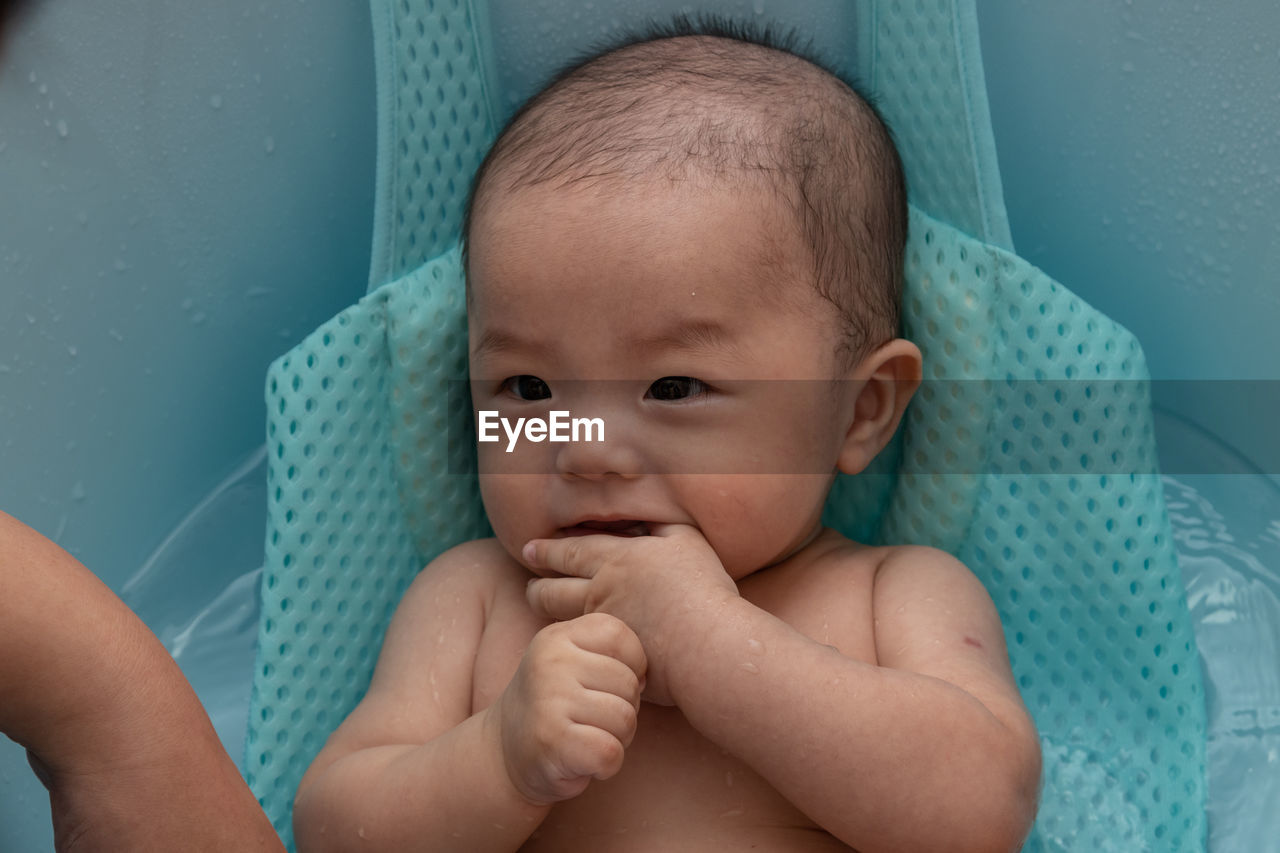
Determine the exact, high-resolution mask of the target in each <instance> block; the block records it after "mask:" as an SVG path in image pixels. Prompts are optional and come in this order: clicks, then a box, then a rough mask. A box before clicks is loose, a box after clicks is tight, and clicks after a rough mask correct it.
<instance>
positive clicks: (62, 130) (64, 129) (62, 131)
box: [58, 119, 71, 139]
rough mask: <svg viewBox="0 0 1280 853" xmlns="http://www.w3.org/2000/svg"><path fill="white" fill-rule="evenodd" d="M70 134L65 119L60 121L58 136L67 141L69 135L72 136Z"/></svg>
mask: <svg viewBox="0 0 1280 853" xmlns="http://www.w3.org/2000/svg"><path fill="white" fill-rule="evenodd" d="M70 132H71V131H69V130H68V129H67V123H66V121H65V120H63V119H58V136H60V137H62V138H63V139H66V138H67V136H68V134H70Z"/></svg>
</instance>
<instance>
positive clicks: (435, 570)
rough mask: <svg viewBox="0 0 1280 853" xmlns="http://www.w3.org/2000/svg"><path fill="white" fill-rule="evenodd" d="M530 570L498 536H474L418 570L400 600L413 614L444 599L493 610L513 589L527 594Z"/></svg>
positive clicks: (434, 606) (521, 593) (439, 604)
mask: <svg viewBox="0 0 1280 853" xmlns="http://www.w3.org/2000/svg"><path fill="white" fill-rule="evenodd" d="M528 578H529V573H528V571H527V570H525V569H524V568H523V567H522V566H521V565H520V564H519V563H517V562H516V561H515V560H513V559H512V558H511V556H510V555H509V554H508V553H507V552H506V550H505V549H504V548H503V547H502V545H501V544H500V543H499V542H498V540H497V539H493V538H489V539H473V540H471V541H469V542H463V543H461V544H460V545H455V546H453V547H452V548H450V549H448V550H447V551H445V552H443V553H442V554H440V555H439V556H438V557H436V558H435V559H434V560H432V561H431V562H429V563H428V564H427V565H426V567H425V568H424V569H423V570H422V571H421V572H419V573H418V575H417V577H415V578H414V580H413V583H412V584H410V585H409V589H408V590H407V591H406V592H405V595H404V598H403V599H402V600H401V602H400V607H399V610H400V611H407V612H409V613H412V612H415V611H418V610H422V609H424V608H431V609H435V608H438V607H439V606H441V602H446V603H448V602H453V603H455V604H458V605H461V604H464V603H467V602H474V603H476V604H478V605H480V606H481V607H482V608H483V609H484V610H486V611H488V610H490V609H492V606H493V603H494V601H495V600H496V599H497V598H500V597H505V596H506V595H507V594H509V593H510V591H511V590H518V591H519V593H520V595H522V596H523V593H524V586H525V584H526V583H527V581H528Z"/></svg>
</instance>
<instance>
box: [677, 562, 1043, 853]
mask: <svg viewBox="0 0 1280 853" xmlns="http://www.w3.org/2000/svg"><path fill="white" fill-rule="evenodd" d="M873 614H874V620H875V641H876V653H877V657H878V659H879V666H871V665H868V664H864V663H860V662H858V661H855V660H852V659H850V658H848V657H845V656H844V655H842V654H840V653H839V652H838V651H836V650H835V649H833V648H831V647H829V646H823V645H820V644H818V643H816V642H814V641H812V640H810V639H809V638H808V637H805V636H803V635H801V634H799V633H798V632H796V631H794V630H793V629H791V628H790V627H789V626H787V625H786V624H784V623H782V622H781V621H780V620H777V619H775V618H773V617H772V616H770V615H769V614H768V613H765V612H764V611H762V610H759V609H758V608H755V607H753V606H752V605H750V604H749V603H747V602H746V601H745V600H743V599H736V600H735V601H733V602H730V606H729V607H728V608H727V609H726V613H725V618H723V619H720V620H717V621H716V623H715V624H714V625H713V627H712V628H711V629H709V631H708V632H707V633H706V635H705V639H704V640H703V642H702V644H701V645H700V646H699V649H698V654H696V655H690V656H688V657H686V658H684V659H680V660H679V661H678V662H677V661H674V660H673V662H672V666H671V669H670V671H669V674H668V678H669V680H670V681H671V682H672V693H673V695H674V696H675V697H676V700H677V702H678V703H679V705H680V707H681V709H682V710H683V711H684V712H685V715H686V716H687V718H688V719H689V721H690V723H691V724H693V725H694V727H695V728H698V729H699V730H700V731H702V732H703V733H704V734H705V735H706V736H707V737H709V738H710V739H712V740H714V741H716V742H717V743H719V744H720V745H721V746H724V747H725V748H727V749H729V750H730V751H731V752H733V753H735V754H737V755H738V756H740V757H742V758H743V759H745V760H746V761H747V762H748V763H750V764H751V765H752V766H753V767H754V768H755V769H756V770H757V771H759V772H760V773H761V774H762V775H764V776H765V777H766V778H767V779H769V780H770V781H771V782H772V783H773V784H774V786H775V787H777V788H778V790H779V791H781V792H782V793H783V794H784V795H785V796H787V797H788V799H790V800H791V801H792V802H793V803H795V805H796V806H797V807H799V808H800V809H801V810H803V811H804V812H805V813H806V814H808V815H809V816H810V817H811V818H813V819H814V820H815V821H816V822H818V823H819V824H820V825H822V826H824V827H826V828H827V829H828V830H829V831H831V832H832V833H833V834H835V835H836V836H838V837H840V838H842V839H843V840H845V841H846V842H848V843H850V844H852V845H853V846H855V847H857V848H858V849H859V850H863V851H874V850H956V851H959V850H976V851H999V850H1017V849H1018V848H1019V847H1020V845H1021V844H1022V842H1023V840H1025V837H1026V833H1027V832H1028V831H1029V829H1030V826H1031V822H1032V820H1033V819H1034V817H1035V807H1036V799H1037V794H1038V788H1039V776H1040V753H1039V743H1038V739H1037V736H1036V732H1035V728H1034V726H1033V724H1032V723H1031V720H1030V718H1029V717H1028V715H1027V713H1026V710H1025V708H1024V707H1023V704H1022V700H1021V698H1020V697H1019V695H1018V692H1017V689H1016V687H1015V685H1014V680H1013V675H1012V673H1011V671H1010V669H1009V665H1008V658H1007V655H1006V650H1005V645H1004V637H1003V633H1002V631H1001V627H1000V622H999V618H998V617H997V615H996V612H995V608H994V606H993V605H992V603H991V601H990V599H989V597H988V596H987V594H986V591H985V590H984V589H983V588H982V585H981V584H980V583H979V582H978V580H977V579H976V578H975V577H974V576H973V575H972V574H971V573H970V572H969V571H968V569H966V568H965V567H964V566H963V565H961V564H960V563H959V562H958V561H956V560H955V559H954V558H952V557H951V556H950V555H947V554H945V553H943V552H940V551H936V550H933V549H928V548H900V549H896V550H895V551H893V552H891V554H890V556H889V557H888V558H887V559H886V560H885V561H884V562H883V563H882V564H881V566H880V567H879V569H878V572H877V576H876V582H875V590H874V596H873ZM753 639H754V640H755V641H756V642H757V643H759V644H760V648H762V649H763V650H764V651H763V653H762V654H759V655H756V654H754V653H753V651H752V648H751V645H752V644H751V640H753ZM744 662H750V663H751V664H752V666H753V667H754V671H748V670H747V669H744V668H743V666H742V664H743V663H744ZM711 685H714V688H712V687H711ZM735 708H736V709H738V711H737V713H730V709H735ZM765 730H767V731H770V732H771V736H770V737H761V734H760V733H761V732H762V731H765Z"/></svg>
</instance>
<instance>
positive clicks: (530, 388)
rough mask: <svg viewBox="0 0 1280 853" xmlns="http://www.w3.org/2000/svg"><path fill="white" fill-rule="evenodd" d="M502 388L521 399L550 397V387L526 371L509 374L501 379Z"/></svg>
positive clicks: (544, 398)
mask: <svg viewBox="0 0 1280 853" xmlns="http://www.w3.org/2000/svg"><path fill="white" fill-rule="evenodd" d="M502 390H503V391H506V392H507V393H509V394H514V395H515V396H516V397H518V398H519V399H521V400H548V399H550V398H551V389H550V388H548V387H547V383H545V382H543V381H542V380H541V379H539V378H538V377H536V376H530V375H529V374H527V373H522V374H520V375H519V376H510V377H508V378H506V379H504V380H502Z"/></svg>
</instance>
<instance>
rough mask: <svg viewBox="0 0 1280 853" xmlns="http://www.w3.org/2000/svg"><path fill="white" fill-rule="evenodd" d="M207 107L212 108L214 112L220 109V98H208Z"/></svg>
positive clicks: (218, 96)
mask: <svg viewBox="0 0 1280 853" xmlns="http://www.w3.org/2000/svg"><path fill="white" fill-rule="evenodd" d="M209 106H211V107H213V108H214V109H215V110H220V109H222V96H221V95H214V96H213V97H212V98H210V99H209Z"/></svg>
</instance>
